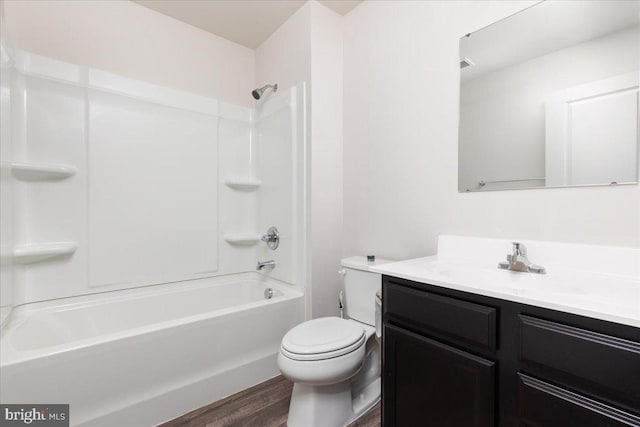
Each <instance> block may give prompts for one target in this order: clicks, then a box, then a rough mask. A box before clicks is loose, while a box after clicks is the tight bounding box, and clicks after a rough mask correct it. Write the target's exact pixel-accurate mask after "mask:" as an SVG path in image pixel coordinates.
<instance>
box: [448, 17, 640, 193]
mask: <svg viewBox="0 0 640 427" xmlns="http://www.w3.org/2000/svg"><path fill="white" fill-rule="evenodd" d="M639 50H640V29H639V28H638V27H633V28H627V29H625V30H622V31H618V32H616V33H613V34H609V35H607V36H604V37H599V38H596V39H593V40H589V41H587V42H584V43H580V44H577V45H574V46H571V47H568V48H565V49H561V50H558V51H556V52H552V53H549V54H547V55H543V56H540V57H537V58H532V59H530V60H528V61H525V62H521V63H518V64H515V65H512V66H509V67H506V68H503V69H500V70H496V71H493V72H490V73H488V74H483V75H481V76H479V77H478V78H475V79H472V80H469V81H466V82H465V83H464V84H463V85H462V89H461V101H460V104H461V118H462V120H461V126H460V150H461V151H460V182H459V188H460V190H462V191H464V189H467V188H468V189H471V190H479V189H480V187H479V185H478V181H479V180H504V179H518V178H520V179H522V178H533V177H544V176H545V112H546V110H545V103H546V101H547V99H548V98H549V96H550V95H552V94H554V93H557V92H558V91H560V90H563V89H567V88H569V87H573V86H578V85H581V84H585V83H589V82H593V81H596V80H601V79H605V78H609V77H613V76H617V75H620V74H625V73H628V72H630V71H637V70H638V51H639ZM471 56H472V55H471ZM462 72H463V73H464V71H462ZM514 145H517V147H515V148H514ZM614 176H615V175H614V174H612V175H610V178H611V179H609V181H613V180H615V179H613V177H614ZM544 183H545V182H544V181H527V182H521V183H514V185H513V186H514V187H517V186H520V187H522V186H526V187H531V186H538V185H544ZM490 186H491V184H487V186H486V187H485V189H489V188H491V187H490ZM493 188H505V186H504V184H499V186H498V187H496V186H494V187H493Z"/></svg>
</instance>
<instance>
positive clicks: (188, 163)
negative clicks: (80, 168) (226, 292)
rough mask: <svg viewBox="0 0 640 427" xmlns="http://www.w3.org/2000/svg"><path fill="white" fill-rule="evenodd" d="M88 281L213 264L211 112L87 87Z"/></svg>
mask: <svg viewBox="0 0 640 427" xmlns="http://www.w3.org/2000/svg"><path fill="white" fill-rule="evenodd" d="M89 111H90V113H89V144H88V145H89V171H90V175H89V238H90V248H91V250H90V254H89V286H91V287H95V286H104V285H146V284H153V283H166V282H171V281H176V280H184V279H190V278H195V277H203V276H206V275H213V274H215V273H216V271H217V269H218V253H217V250H218V245H217V241H218V229H217V227H218V221H217V215H218V194H217V190H218V187H217V184H218V171H217V165H218V150H217V148H218V147H217V145H218V140H217V139H218V118H217V117H215V116H211V115H207V114H203V113H199V112H192V111H187V110H184V109H179V108H173V107H168V106H163V105H157V104H153V103H150V102H145V101H140V100H136V99H132V98H128V97H125V96H121V95H115V94H110V93H105V92H101V91H96V90H90V91H89Z"/></svg>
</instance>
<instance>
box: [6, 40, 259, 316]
mask: <svg viewBox="0 0 640 427" xmlns="http://www.w3.org/2000/svg"><path fill="white" fill-rule="evenodd" d="M15 63H16V71H15V72H16V78H15V79H13V81H12V82H11V83H10V85H9V86H11V87H10V88H9V89H10V91H11V100H10V103H11V113H12V115H11V116H10V118H11V120H10V121H11V123H10V124H11V126H7V127H6V128H7V129H8V128H10V127H11V128H12V130H13V131H12V138H11V141H9V139H7V138H4V135H3V142H2V151H3V161H5V160H8V161H9V160H10V161H14V162H29V163H33V164H59V165H64V166H70V167H73V168H75V174H74V175H72V176H70V177H67V178H65V179H35V180H22V179H21V180H15V179H12V177H11V172H10V170H8V169H7V168H4V167H3V178H4V177H5V175H6V178H8V179H7V180H5V181H6V182H5V181H3V186H4V187H8V186H7V185H4V184H5V183H7V184H8V183H11V187H10V188H11V189H12V191H11V192H9V191H7V192H5V191H4V187H3V194H2V196H3V207H4V206H5V203H4V201H5V199H7V197H10V200H9V199H8V202H9V203H8V204H6V206H9V207H11V209H10V210H11V212H10V214H11V215H4V212H3V221H4V220H5V219H7V218H9V219H10V217H11V216H13V219H14V220H13V221H12V229H11V231H12V232H14V235H13V236H10V237H12V239H13V240H12V241H11V242H9V240H7V241H6V242H5V240H6V239H4V240H3V242H2V243H3V245H5V246H6V247H5V248H3V254H6V253H10V252H11V250H12V249H14V248H15V247H17V246H18V245H24V244H34V243H36V244H38V243H47V242H65V241H68V242H74V243H75V244H76V246H77V249H76V250H75V252H74V253H72V254H70V255H66V256H58V257H55V258H51V259H50V260H47V261H42V262H35V263H29V264H16V265H15V266H14V267H13V268H12V269H4V270H3V280H4V278H5V277H8V278H9V279H8V280H10V282H12V283H11V286H10V287H3V291H2V292H3V299H4V297H5V296H7V298H8V299H11V300H12V301H11V302H10V304H11V305H13V306H15V305H19V304H23V303H26V302H34V301H42V300H49V299H56V298H64V297H69V296H75V295H84V294H90V293H95V292H103V291H111V290H118V289H126V288H131V287H136V286H143V285H149V284H157V283H165V282H168V281H179V280H188V279H192V278H197V277H208V276H215V275H225V274H233V273H237V272H240V271H252V270H254V269H255V262H256V246H255V245H253V246H235V245H230V244H229V243H228V242H226V241H224V240H223V236H224V234H225V233H238V232H240V233H243V232H250V233H258V230H257V221H256V215H257V213H256V210H257V203H256V198H257V193H258V190H257V189H256V190H254V191H249V192H245V191H238V190H232V189H230V188H229V187H227V186H226V185H225V184H224V181H225V179H226V178H229V177H237V178H247V177H256V174H257V172H258V171H257V166H256V163H255V162H256V155H255V150H256V147H255V141H254V140H252V134H253V110H251V109H249V108H245V107H239V106H233V105H229V104H223V103H220V102H218V101H216V100H214V99H211V98H206V97H202V96H199V95H194V94H190V93H186V92H181V91H176V90H173V89H169V88H165V87H160V86H156V85H152V84H149V83H146V82H140V81H136V80H131V79H128V78H124V77H121V76H117V75H113V74H110V73H107V72H104V71H101V70H95V69H90V68H87V67H83V66H79V65H75V64H69V63H65V62H61V61H56V60H53V59H50V58H45V57H42V56H38V55H34V54H31V53H28V52H24V51H19V50H16V58H15ZM3 77H5V76H4V74H3ZM3 93H4V92H3ZM5 98H7V97H6V96H5V97H4V98H3V99H5ZM6 117H9V116H7V115H5V114H4V111H3V119H5V118H6ZM4 129H5V126H3V131H4ZM5 133H6V132H5ZM5 154H6V155H5ZM3 238H4V236H3ZM5 243H6V244H5ZM5 273H7V274H5ZM9 273H11V274H9ZM5 288H7V289H8V290H7V291H5ZM11 293H13V295H11Z"/></svg>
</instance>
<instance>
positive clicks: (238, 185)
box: [224, 178, 262, 191]
mask: <svg viewBox="0 0 640 427" xmlns="http://www.w3.org/2000/svg"><path fill="white" fill-rule="evenodd" d="M224 183H225V185H226V186H227V187H229V188H233V189H234V190H241V191H253V190H256V189H257V188H258V187H260V185H261V184H262V181H260V180H259V179H256V178H230V179H227V180H226V181H225V182H224Z"/></svg>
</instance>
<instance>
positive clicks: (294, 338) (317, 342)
mask: <svg viewBox="0 0 640 427" xmlns="http://www.w3.org/2000/svg"><path fill="white" fill-rule="evenodd" d="M365 341H366V334H365V330H364V328H363V327H362V326H360V325H358V324H357V323H355V322H351V321H348V320H345V319H341V318H339V317H323V318H320V319H313V320H309V321H307V322H304V323H301V324H300V325H298V326H296V327H294V328H293V329H291V330H290V331H289V332H287V334H286V335H285V336H284V338H283V339H282V345H281V348H280V349H281V353H282V355H283V356H286V357H287V358H289V359H293V360H300V361H312V360H325V359H331V358H335V357H339V356H343V355H345V354H348V353H351V352H353V351H355V350H357V349H358V348H360V347H361V346H362V345H364V343H365Z"/></svg>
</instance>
